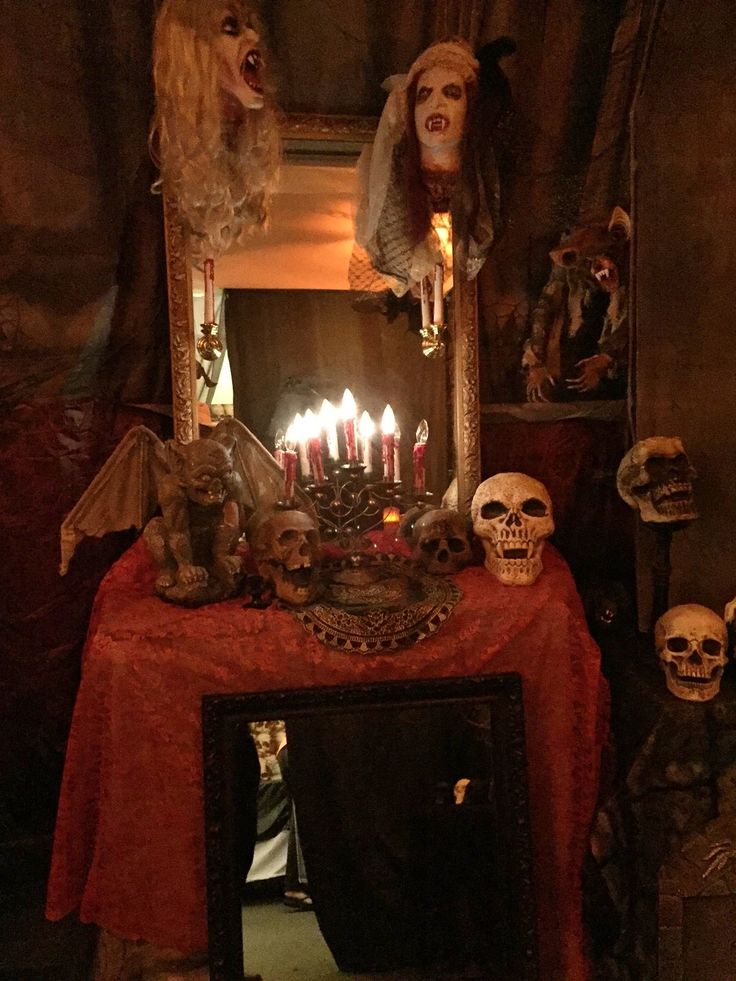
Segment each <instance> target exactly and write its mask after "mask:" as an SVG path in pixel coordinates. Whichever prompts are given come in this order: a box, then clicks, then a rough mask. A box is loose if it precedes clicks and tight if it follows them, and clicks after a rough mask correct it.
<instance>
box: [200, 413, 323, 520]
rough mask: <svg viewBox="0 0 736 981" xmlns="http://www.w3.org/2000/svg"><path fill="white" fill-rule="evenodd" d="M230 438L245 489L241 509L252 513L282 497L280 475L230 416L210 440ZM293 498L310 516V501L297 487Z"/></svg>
mask: <svg viewBox="0 0 736 981" xmlns="http://www.w3.org/2000/svg"><path fill="white" fill-rule="evenodd" d="M223 435H224V436H230V437H231V438H232V439H234V440H235V449H234V450H233V460H234V461H235V469H236V470H237V471H238V473H239V474H240V477H241V479H242V481H243V485H244V488H245V502H244V503H245V507H246V508H247V509H248V510H249V511H250V512H251V513H252V512H254V511H260V510H261V509H262V508H268V507H271V506H272V505H274V504H275V503H276V501H278V500H280V499H281V498H282V497H283V496H284V472H283V470H282V469H281V467H280V466H279V465H278V463H276V461H275V460H274V458H273V456H272V455H271V454H270V453H269V452H268V450H267V449H266V447H265V446H264V445H263V443H261V442H260V440H259V439H258V438H257V437H255V436H254V435H253V433H252V432H251V431H250V430H249V429H248V428H247V427H246V426H244V425H243V423H242V422H239V421H238V420H237V419H232V418H230V417H228V418H226V419H222V420H221V421H220V422H218V424H217V425H216V426H215V428H214V430H213V432H212V436H211V437H210V439H212V438H215V439H216V438H218V437H219V436H223ZM294 496H295V497H296V499H297V501H298V502H299V505H300V507H301V509H302V510H303V511H307V512H309V513H310V514H312V513H313V510H314V509H313V507H312V502H311V501H310V500H309V498H308V497H307V495H306V494H305V493H304V491H303V490H302V489H301V488H300V487H295V488H294Z"/></svg>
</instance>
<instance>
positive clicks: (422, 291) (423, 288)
mask: <svg viewBox="0 0 736 981" xmlns="http://www.w3.org/2000/svg"><path fill="white" fill-rule="evenodd" d="M419 302H420V304H421V308H422V327H429V292H428V290H427V277H426V276H423V277H422V281H421V282H420V284H419Z"/></svg>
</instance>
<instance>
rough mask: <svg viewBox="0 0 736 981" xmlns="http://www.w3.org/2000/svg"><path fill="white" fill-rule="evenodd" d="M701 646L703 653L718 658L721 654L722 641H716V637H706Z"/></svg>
mask: <svg viewBox="0 0 736 981" xmlns="http://www.w3.org/2000/svg"><path fill="white" fill-rule="evenodd" d="M701 646H702V648H703V651H704V652H705V653H706V654H710V656H711V657H718V655H719V654H720V653H721V644H720V641H718V640H716V639H715V637H706V638H705V640H704V641H703V643H702V645H701Z"/></svg>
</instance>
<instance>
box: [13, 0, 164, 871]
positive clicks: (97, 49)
mask: <svg viewBox="0 0 736 981" xmlns="http://www.w3.org/2000/svg"><path fill="white" fill-rule="evenodd" d="M152 21H153V0H115V2H110V0H96V2H95V3H87V2H85V0H71V2H70V0H46V2H44V3H42V4H41V3H18V2H15V0H0V63H2V66H3V69H2V71H1V72H0V106H1V111H0V200H1V201H2V208H1V212H0V408H1V409H2V412H0V515H1V516H2V517H1V518H0V522H1V523H2V530H1V532H0V540H1V541H2V545H3V561H2V563H1V564H0V677H1V678H2V683H0V719H2V731H3V738H2V739H0V844H2V843H6V842H8V841H13V842H15V841H21V842H22V841H26V842H28V841H34V840H37V839H38V840H39V841H43V840H44V836H47V835H50V832H51V829H52V827H53V818H54V812H55V797H56V787H57V783H58V780H59V777H60V770H61V763H62V760H63V751H64V744H65V740H66V734H67V731H68V727H69V721H70V719H71V712H72V707H73V704H74V697H75V693H76V685H77V680H78V676H79V668H80V652H81V648H82V643H83V641H84V636H85V632H86V629H87V622H88V618H89V611H90V606H91V603H92V599H93V597H94V594H95V591H96V589H97V585H98V584H99V581H100V579H101V577H102V575H103V574H104V572H105V571H106V569H107V568H108V567H109V565H110V563H111V562H112V561H113V559H114V558H115V557H116V556H117V555H118V554H119V553H120V551H121V550H122V548H123V547H124V546H125V544H126V543H127V542H128V541H129V540H130V536H126V535H121V536H111V538H110V539H109V540H106V541H105V542H102V543H101V542H98V541H94V540H91V541H87V542H85V543H84V544H83V546H82V551H81V553H80V554H79V555H78V556H77V557H76V558H75V561H74V563H73V565H72V568H71V570H70V572H69V574H68V576H67V577H66V578H64V579H62V578H60V577H59V575H58V564H59V545H58V540H59V526H60V524H61V521H62V519H63V517H64V515H65V514H66V513H67V512H68V511H69V510H70V508H71V507H72V506H73V504H74V503H75V501H76V500H77V498H78V497H79V496H80V495H81V493H82V492H83V491H84V489H85V488H86V486H87V485H88V484H89V482H90V480H91V479H92V477H93V476H94V474H95V473H96V472H97V470H98V469H99V467H100V466H101V465H102V463H103V462H104V461H105V459H106V458H107V457H108V456H109V454H110V452H111V451H112V449H113V447H114V446H115V445H116V443H117V441H118V440H119V439H120V438H121V437H122V435H123V433H124V432H125V431H126V430H127V429H128V428H129V427H130V426H131V425H133V424H135V423H138V422H144V423H145V424H146V425H148V426H149V427H150V428H153V429H154V430H156V431H158V432H160V433H161V434H162V435H167V432H168V427H167V424H166V422H165V420H163V419H162V418H161V417H160V416H159V415H157V414H155V413H152V412H146V411H140V410H136V409H134V408H132V407H130V404H129V403H131V402H141V403H164V402H168V401H169V400H170V396H169V390H170V383H169V364H168V336H167V328H168V324H167V312H166V293H165V289H166V287H165V264H164V255H163V236H162V221H161V203H160V199H158V198H156V197H154V196H153V195H152V194H151V192H150V185H151V182H152V180H153V177H154V173H153V168H152V166H151V164H150V162H149V155H148V148H147V129H148V120H149V117H150V113H151V106H152V85H151V80H150V48H151V32H152ZM8 854H9V853H8V852H7V851H6V850H3V851H2V853H1V854H0V864H2V866H3V867H2V868H1V869H0V877H2V878H3V880H4V881H7V882H8V884H9V882H10V879H12V876H11V874H10V871H9V870H8V868H7V865H6V863H5V858H6V857H7V855H8ZM12 854H13V855H19V854H22V849H20V850H16V851H14V852H12ZM6 874H7V876H8V877H9V878H8V879H6Z"/></svg>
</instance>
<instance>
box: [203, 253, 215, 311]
mask: <svg viewBox="0 0 736 981" xmlns="http://www.w3.org/2000/svg"><path fill="white" fill-rule="evenodd" d="M204 322H205V323H206V324H214V322H215V260H214V259H205V260H204Z"/></svg>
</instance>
